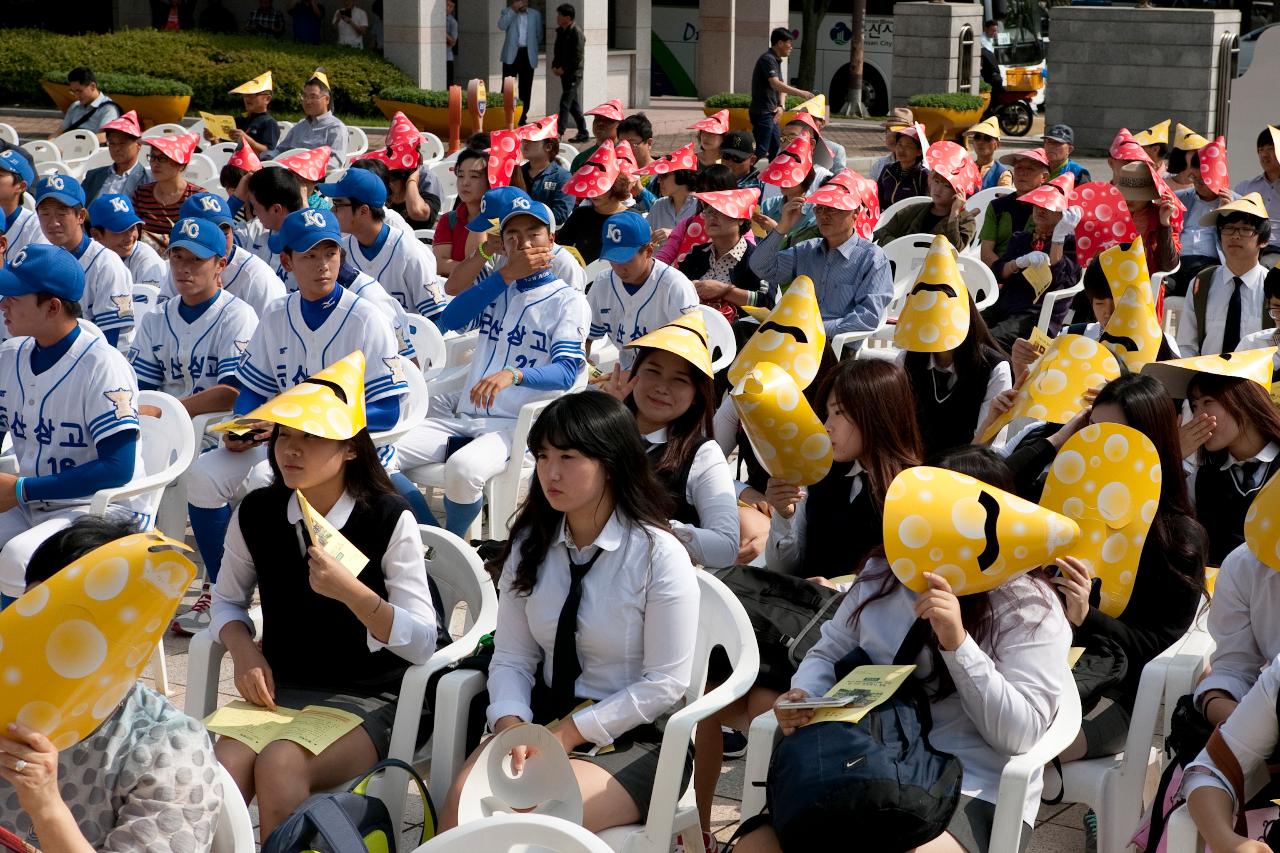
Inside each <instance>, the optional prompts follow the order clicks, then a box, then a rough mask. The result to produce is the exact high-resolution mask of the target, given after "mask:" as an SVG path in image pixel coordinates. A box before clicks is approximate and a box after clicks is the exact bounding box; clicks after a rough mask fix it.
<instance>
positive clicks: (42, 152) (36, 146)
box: [21, 139, 62, 166]
mask: <svg viewBox="0 0 1280 853" xmlns="http://www.w3.org/2000/svg"><path fill="white" fill-rule="evenodd" d="M21 147H22V149H23V150H25V151H26V152H27V153H28V154H30V155H31V159H32V160H34V161H35V164H36V166H39V165H40V164H41V163H47V162H49V161H52V160H61V159H62V151H61V150H60V149H59V148H58V146H56V145H54V144H53V143H52V142H50V141H49V140H47V139H33V140H31V141H30V142H24V143H22V146H21Z"/></svg>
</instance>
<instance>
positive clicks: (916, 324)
mask: <svg viewBox="0 0 1280 853" xmlns="http://www.w3.org/2000/svg"><path fill="white" fill-rule="evenodd" d="M968 336H969V288H967V287H965V285H964V278H963V277H962V276H961V275H960V269H959V267H957V266H956V250H955V249H954V248H952V246H951V241H949V240H948V239H947V238H946V237H943V236H942V235H941V234H939V235H937V236H936V237H934V238H933V244H932V245H930V246H929V253H928V254H927V255H925V257H924V265H923V266H922V267H920V274H919V275H917V276H916V281H915V284H913V285H911V293H910V294H909V295H908V296H907V304H906V305H904V306H903V308H902V313H901V314H900V315H899V316H898V323H897V325H896V326H894V331H893V343H894V346H896V347H898V348H899V349H904V350H907V351H909V352H948V351H950V350H953V349H955V348H956V347H958V346H960V344H962V343H964V339H965V338H967V337H968Z"/></svg>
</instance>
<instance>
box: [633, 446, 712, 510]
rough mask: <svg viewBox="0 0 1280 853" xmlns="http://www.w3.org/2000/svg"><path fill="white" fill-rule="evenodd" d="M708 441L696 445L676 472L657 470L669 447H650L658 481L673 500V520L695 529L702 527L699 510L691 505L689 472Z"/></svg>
mask: <svg viewBox="0 0 1280 853" xmlns="http://www.w3.org/2000/svg"><path fill="white" fill-rule="evenodd" d="M708 441H711V439H709V438H708V439H704V440H703V441H702V443H701V444H695V445H694V446H693V449H692V452H690V453H689V456H688V458H686V459H685V460H684V462H683V463H682V464H681V465H680V467H679V468H677V469H675V470H674V471H671V470H667V471H658V470H657V466H658V463H659V462H661V461H662V454H663V453H665V452H666V450H667V445H666V444H665V443H664V444H651V445H649V450H648V455H649V461H650V462H652V463H653V466H654V472H655V473H656V474H657V475H658V481H659V482H660V483H662V486H663V488H664V489H666V492H667V495H668V496H670V498H671V505H672V506H673V507H674V510H673V511H672V513H671V518H672V519H673V520H674V521H679V522H680V523H681V524H690V525H693V526H694V527H701V526H702V523H701V522H700V520H699V517H698V510H697V508H696V507H694V505H693V504H691V503H689V471H691V470H692V469H693V458H694V457H695V456H697V455H698V451H699V450H701V449H702V445H703V444H706V443H707V442H708Z"/></svg>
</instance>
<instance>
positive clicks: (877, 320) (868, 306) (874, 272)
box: [750, 169, 893, 338]
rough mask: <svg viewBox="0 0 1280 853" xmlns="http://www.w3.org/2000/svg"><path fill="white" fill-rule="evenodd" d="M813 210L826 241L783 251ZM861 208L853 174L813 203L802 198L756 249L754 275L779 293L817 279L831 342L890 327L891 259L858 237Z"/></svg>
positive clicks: (825, 187) (840, 177)
mask: <svg viewBox="0 0 1280 853" xmlns="http://www.w3.org/2000/svg"><path fill="white" fill-rule="evenodd" d="M806 202H807V203H810V204H812V205H813V210H814V214H815V216H816V218H817V222H818V231H819V233H820V234H821V235H822V236H821V237H816V238H814V239H812V240H805V241H803V242H801V243H797V244H796V245H795V246H793V247H792V248H790V249H780V246H781V245H782V240H783V238H784V237H786V235H787V234H788V233H789V232H790V231H791V229H792V228H794V227H795V225H796V223H798V222H799V221H800V217H801V216H802V214H803V208H804V205H805V203H806ZM860 206H861V203H860V201H859V198H858V190H857V183H856V182H855V179H854V177H853V173H852V172H850V171H848V170H847V169H846V170H845V171H843V172H841V173H840V174H838V175H836V176H835V177H833V178H831V180H830V181H828V182H827V183H826V184H824V185H823V186H822V187H819V188H818V189H817V190H816V191H815V192H813V193H811V194H810V195H809V196H808V197H807V198H806V197H802V196H797V197H796V198H793V199H791V200H790V201H789V202H787V204H786V205H785V206H784V207H783V208H782V214H781V218H780V219H779V220H778V225H777V227H776V228H775V229H774V230H773V231H771V232H770V233H769V234H768V235H767V236H766V237H765V238H764V239H763V240H761V241H760V242H759V243H757V244H756V250H755V252H754V253H753V254H752V255H751V260H750V265H751V271H752V272H753V273H755V274H756V275H758V276H760V277H761V278H762V279H764V280H765V281H767V282H769V283H770V284H771V285H774V286H776V287H777V288H778V289H779V290H783V289H785V288H786V286H787V285H788V284H790V283H791V281H792V280H793V279H794V278H796V277H797V276H802V275H807V276H809V277H810V278H812V279H813V282H814V286H815V288H816V290H817V294H818V308H819V310H820V311H821V312H822V324H823V326H824V328H825V329H826V333H827V337H828V338H830V337H832V336H834V335H838V334H841V333H843V332H865V331H873V330H875V329H876V328H878V327H879V326H880V324H881V323H882V322H884V316H885V312H886V311H888V309H889V303H890V301H892V299H893V275H892V274H891V272H890V270H889V259H888V258H886V257H885V254H884V252H883V251H882V250H881V249H880V247H879V246H876V245H875V244H874V243H871V242H869V241H867V240H864V239H863V238H861V237H859V236H858V235H857V234H855V233H854V218H855V216H856V213H857V210H858V208H859V207H860Z"/></svg>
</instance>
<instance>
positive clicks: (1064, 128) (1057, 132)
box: [1044, 124, 1076, 145]
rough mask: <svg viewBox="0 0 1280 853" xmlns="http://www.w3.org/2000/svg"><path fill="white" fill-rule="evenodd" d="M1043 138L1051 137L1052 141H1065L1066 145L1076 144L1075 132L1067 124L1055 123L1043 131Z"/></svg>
mask: <svg viewBox="0 0 1280 853" xmlns="http://www.w3.org/2000/svg"><path fill="white" fill-rule="evenodd" d="M1044 138H1045V139H1052V140H1053V141H1054V142H1065V143H1067V144H1068V145H1075V144H1076V133H1075V131H1074V130H1072V129H1071V128H1070V127H1069V126H1068V125H1065V124H1055V125H1052V126H1051V127H1050V128H1049V129H1048V130H1046V131H1045V132H1044Z"/></svg>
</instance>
